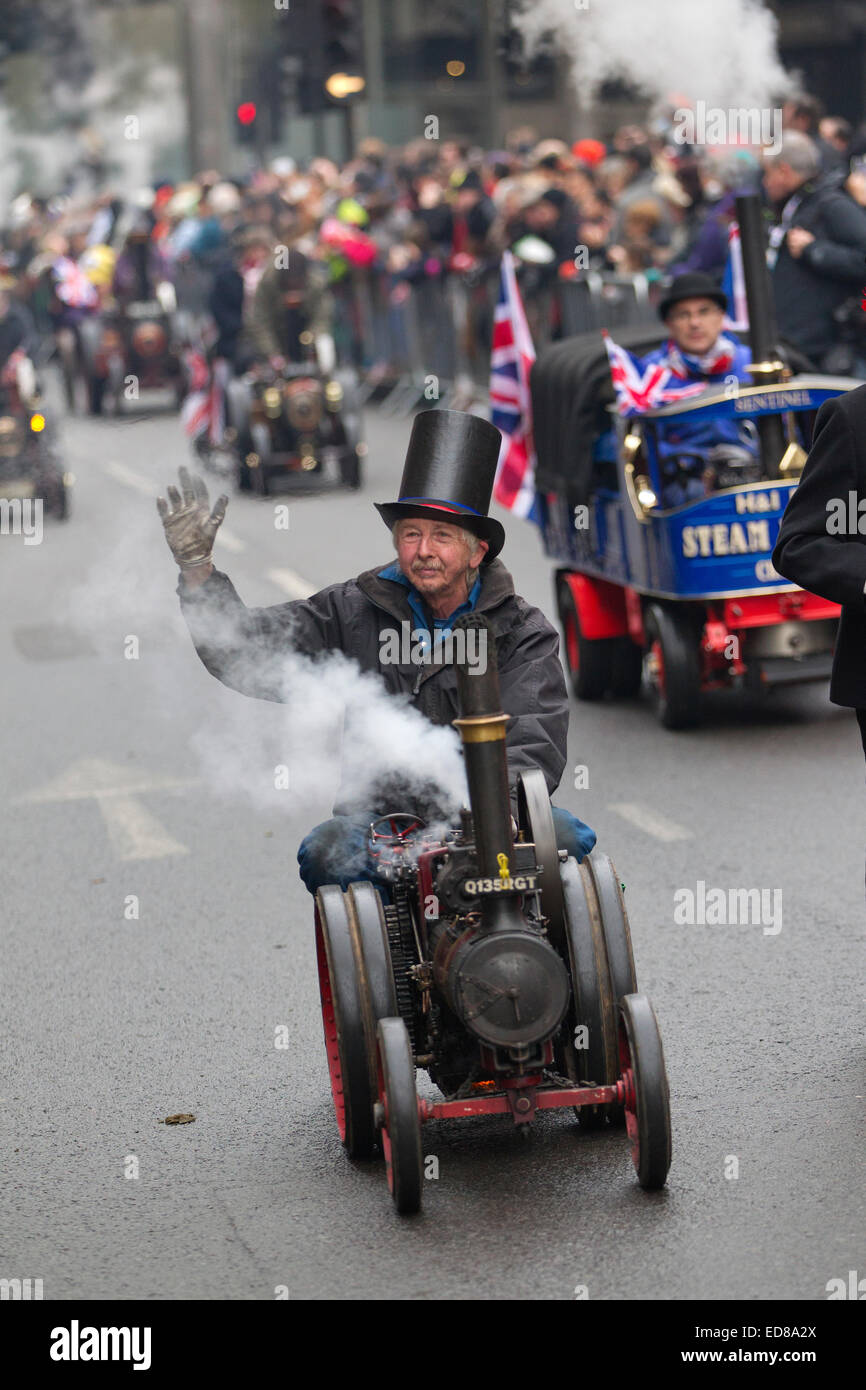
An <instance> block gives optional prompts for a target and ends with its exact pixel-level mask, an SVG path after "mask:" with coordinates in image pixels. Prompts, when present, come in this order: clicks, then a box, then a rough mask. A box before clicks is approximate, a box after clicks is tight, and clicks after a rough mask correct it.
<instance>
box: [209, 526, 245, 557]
mask: <svg viewBox="0 0 866 1390" xmlns="http://www.w3.org/2000/svg"><path fill="white" fill-rule="evenodd" d="M216 543H217V545H220V544H222V545H224V546H225V548H226V550H231V551H232V553H233V554H235V555H239V554H240V553H241V551H242V550H246V548H247V543H246V541H242V540H241V538H240V536H236V535H235V533H234V531H230V530H229V529H228V527H227V526H226V525H225V523H223V525H222V526H221V527H220V529H219V530H218V531H217V533H216Z"/></svg>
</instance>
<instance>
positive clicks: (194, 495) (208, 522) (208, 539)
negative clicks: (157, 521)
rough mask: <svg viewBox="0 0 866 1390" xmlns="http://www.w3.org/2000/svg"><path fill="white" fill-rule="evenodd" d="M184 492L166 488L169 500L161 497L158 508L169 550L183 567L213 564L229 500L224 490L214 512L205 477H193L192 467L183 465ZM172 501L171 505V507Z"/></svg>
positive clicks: (174, 488)
mask: <svg viewBox="0 0 866 1390" xmlns="http://www.w3.org/2000/svg"><path fill="white" fill-rule="evenodd" d="M177 474H178V478H179V479H180V487H181V491H180V492H178V490H177V488H176V487H168V488H166V492H167V493H168V502H166V500H165V498H164V497H157V499H156V508H157V511H158V512H159V514H160V516H161V517H162V524H163V526H164V528H165V538H166V540H167V541H168V544H169V549H170V550H171V553H172V555H173V556H174V558H175V560H176V561H177V563H178V564H179V565H180V567H181V569H182V570H187V569H193V570H194V569H197V568H199V567H201V566H202V565H209V564H210V563H211V555H212V553H213V544H214V538H215V537H216V533H217V531H218V530H219V527H220V525H221V523H222V520H223V517H224V516H225V514H226V507H227V506H228V502H229V499H228V497H227V496H226V495H225V493H223V494H222V495H221V496H220V497H218V498H217V500H216V502H215V503H214V507H213V510H212V511H211V505H210V499H209V497H208V492H207V488H206V486H205V482H204V479H203V478H200V477H199V476H198V474H195V475H194V476H192V477H191V476H190V473H189V470H188V469H186V468H179V469H178V471H177ZM169 503H171V506H169Z"/></svg>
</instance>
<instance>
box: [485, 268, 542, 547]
mask: <svg viewBox="0 0 866 1390" xmlns="http://www.w3.org/2000/svg"><path fill="white" fill-rule="evenodd" d="M534 361H535V348H534V347H533V345H532V338H531V336H530V333H529V327H528V325H527V322H526V315H525V313H524V312H523V304H522V302H521V299H520V291H519V290H518V288H517V279H516V276H515V274H514V258H513V257H512V255H511V252H510V251H505V252H503V255H502V269H501V271H500V281H499V303H498V304H497V305H496V311H495V313H494V316H493V351H492V353H491V357H490V404H491V419H492V420H493V423H494V425H495V426H496V428H497V429H498V430H501V431H502V445H501V448H500V450H499V462H498V464H497V465H496V477H495V479H494V482H493V496H494V497H495V498H496V501H497V502H499V503H500V504H501V505H502V506H503V507H507V508H508V509H509V511H512V512H514V513H515V514H516V515H517V516H522V517H524V518H525V519H526V520H528V521H535V522H538V521H540V519H541V518H540V515H539V511H538V500H537V497H536V492H535V445H534V444H533V441H532V400H531V397H530V394H529V371H530V368H531V366H532V364H533V362H534Z"/></svg>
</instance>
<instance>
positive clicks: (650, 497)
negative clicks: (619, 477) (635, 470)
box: [634, 475, 658, 511]
mask: <svg viewBox="0 0 866 1390" xmlns="http://www.w3.org/2000/svg"><path fill="white" fill-rule="evenodd" d="M634 485H635V490H636V492H637V500H638V502H639V503H640V505H641V506H642V507H643V508H644V509H645V510H646V511H649V509H650V507H654V506H656V504H657V503H658V498H657V497H656V495H655V493H654V492H653V489H652V484H651V483H650V480H649V478H647V477H644V476H643V475H641V476H640V477H639V478H635V483H634Z"/></svg>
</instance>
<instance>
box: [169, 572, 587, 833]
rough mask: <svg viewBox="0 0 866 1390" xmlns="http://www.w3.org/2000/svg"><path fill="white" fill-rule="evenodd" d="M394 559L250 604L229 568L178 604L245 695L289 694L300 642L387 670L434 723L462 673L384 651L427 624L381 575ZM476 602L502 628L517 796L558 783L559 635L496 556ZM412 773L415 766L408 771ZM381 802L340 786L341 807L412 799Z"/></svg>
mask: <svg viewBox="0 0 866 1390" xmlns="http://www.w3.org/2000/svg"><path fill="white" fill-rule="evenodd" d="M392 563H393V561H390V562H387V561H386V563H385V564H384V565H378V566H377V567H376V568H375V569H371V570H367V571H366V572H365V573H364V574H360V575H358V577H357V578H356V579H348V580H346V581H345V582H344V583H342V584H332V585H329V586H328V588H326V589H321V590H320V591H319V592H318V593H316V594H313V595H312V596H311V597H310V598H307V599H299V600H293V601H291V602H289V603H279V604H275V605H273V606H272V607H269V608H247V607H246V605H245V604H244V603H243V602H242V601H241V599H240V597H239V596H238V593H237V591H236V589H235V587H234V585H233V584H232V582H231V580H230V579H229V578H228V576H227V575H225V574H223V573H221V572H220V571H219V570H214V572H213V573H212V574H211V576H210V577H209V578H208V579H207V580H206V582H205V583H204V584H202V585H200V586H199V587H198V588H196V589H187V588H186V585H185V584H184V581H183V579H181V580H180V581H179V583H178V589H177V592H178V596H179V598H180V604H181V609H182V612H183V615H184V618H185V619H186V623H187V626H188V627H189V630H190V634H191V636H192V640H193V643H194V644H195V648H196V651H197V652H198V655H199V657H200V658H201V660H202V662H203V663H204V665H205V666H206V667H207V669H208V670H209V671H210V673H211V674H212V675H214V676H216V678H217V679H218V680H220V681H222V682H223V684H224V685H227V686H230V687H231V688H232V689H233V690H237V691H239V692H240V693H241V694H243V695H250V696H253V697H255V698H257V699H262V700H278V701H281V700H284V699H285V695H284V693H283V690H282V684H283V682H282V680H281V665H280V659H281V658H284V657H285V656H286V655H287V654H288V653H289V652H296V653H299V654H302V655H304V656H306V657H310V658H313V659H315V658H316V657H319V656H320V655H321V654H322V653H325V652H328V651H340V652H343V653H344V654H345V655H346V656H348V657H353V658H354V659H355V660H356V661H357V662H358V665H359V666H360V667H361V669H362V670H364V671H369V672H378V674H379V676H380V677H381V679H382V681H383V683H384V686H385V689H386V690H387V691H388V692H389V693H391V694H394V695H397V694H401V693H404V694H406V695H408V696H409V697H410V703H411V704H412V705H414V706H415V708H416V709H418V710H420V711H421V713H422V714H424V715H425V716H426V717H427V718H428V719H429V720H430V721H431V723H433V724H449V723H450V722H451V720H452V719H455V718H456V717H457V716H458V714H459V709H458V706H457V680H456V675H455V672H454V668H453V666H452V665H451V664H444V663H442V662H441V661H440V662H437V661H435V660H434V661H432V662H430V663H429V664H419V663H418V662H417V661H416V662H414V663H413V662H411V661H408V662H406V663H405V664H401V663H399V662H394V661H393V660H389V661H387V662H385V663H383V662H382V661H381V660H380V654H381V653H382V652H383V650H386V646H385V645H384V642H385V635H386V634H387V633H389V632H396V633H400V632H402V631H403V629H402V627H401V625H402V624H404V623H408V629H406V631H407V632H411V631H412V630H414V629H416V628H417V626H418V623H417V619H416V617H415V615H414V614H413V612H412V609H411V608H410V606H409V602H408V590H407V588H406V587H405V586H404V585H403V584H401V583H400V582H399V581H397V580H394V579H386V578H383V577H382V575H381V571H382V570H383V569H387V568H389V565H390V564H392ZM481 577H482V578H481V592H480V594H479V596H478V600H477V602H476V604H475V611H476V612H478V613H483V614H484V615H485V617H486V618H487V619H488V620H489V621H490V623H491V625H492V627H493V630H494V633H495V636H496V649H497V661H498V665H499V681H500V690H501V694H502V708H503V710H504V711H505V713H506V714H508V715H510V716H511V718H510V722H509V725H508V728H507V733H506V747H507V753H508V766H509V782H510V785H511V793H512V801H513V799H514V795H515V793H514V784H515V779H516V776H517V773H518V772H519V771H521V770H522V769H525V768H532V767H538V768H540V769H541V771H542V772H543V774H544V777H545V780H546V782H547V787H548V791H549V792H551V793H552V792H554V791H555V790H556V788H557V786H558V785H559V781H560V778H561V776H562V772H563V768H564V767H565V761H566V756H567V752H566V741H567V735H568V694H567V691H566V686H565V678H564V676H563V671H562V666H561V664H560V661H559V636H558V633H557V632H556V630H555V628H553V627H552V626H551V624H550V623H549V622H548V621H547V619H546V618H545V616H544V614H543V613H542V612H541V611H540V609H538V608H533V607H532V606H531V605H530V604H528V603H526V601H525V600H524V599H522V598H520V597H519V595H517V594H515V592H514V584H513V581H512V578H511V575H510V574H509V572H508V570H507V569H506V568H505V566H504V565H503V564H502V562H501V561H500V560H498V559H495V560H491V561H489V562H487V563H485V564H483V565H482V568H481ZM408 771H411V770H408ZM385 795H386V792H385V791H384V790H383V791H382V793H381V795H379V796H377V797H376V798H375V799H376V800H377V802H378V804H377V805H376V806H370V805H369V798H368V800H367V802H366V804H365V805H364V807H360V806H356V805H354V804H349V803H346V802H344V801H342V800H341V798H340V797H339V796H338V800H337V804H336V805H335V807H334V812H335V814H338V815H339V814H350V813H352V812H354V811H358V810H361V809H363V810H371V811H376V812H377V813H378V814H384V813H385V812H387V811H393V810H399V809H403V807H402V806H399V805H395V804H394V803H393V798H391V799H390V800H382V797H383V796H385Z"/></svg>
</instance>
